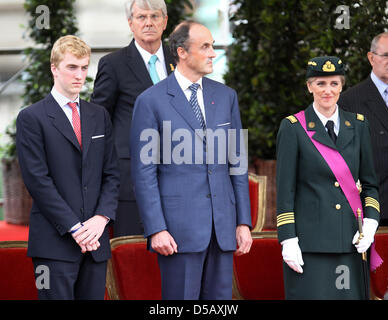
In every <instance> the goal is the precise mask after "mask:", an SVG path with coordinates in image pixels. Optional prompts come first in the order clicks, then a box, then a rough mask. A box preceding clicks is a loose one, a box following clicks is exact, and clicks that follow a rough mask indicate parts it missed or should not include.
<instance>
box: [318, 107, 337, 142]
mask: <svg viewBox="0 0 388 320" xmlns="http://www.w3.org/2000/svg"><path fill="white" fill-rule="evenodd" d="M313 108H314V111H315V113H316V114H317V116H318V118H319V120H321V122H322V124H323V126H324V127H325V129H326V131H327V128H326V123H327V121H329V120H332V121H333V122H334V133H335V134H336V135H337V136H338V133H339V129H340V118H339V112H338V105H336V109H335V112H334V113H333V114H332V116H331V117H330V118H326V117H325V116H324V115H323V114H322V113H320V112H319V111H318V110H317V108H315V104H314V103H313Z"/></svg>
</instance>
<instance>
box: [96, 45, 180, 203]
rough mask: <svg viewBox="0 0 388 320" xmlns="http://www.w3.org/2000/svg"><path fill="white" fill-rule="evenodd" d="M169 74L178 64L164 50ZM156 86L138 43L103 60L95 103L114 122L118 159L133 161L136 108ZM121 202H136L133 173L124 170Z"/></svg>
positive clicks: (97, 78) (100, 65)
mask: <svg viewBox="0 0 388 320" xmlns="http://www.w3.org/2000/svg"><path fill="white" fill-rule="evenodd" d="M163 53H164V59H165V63H166V70H167V73H168V74H170V73H171V72H172V71H173V70H174V65H175V63H174V60H173V58H172V56H171V54H170V52H169V50H168V47H166V46H163ZM152 85H153V83H152V80H151V77H150V75H149V73H148V70H147V68H146V66H145V64H144V60H143V58H142V57H141V55H140V53H139V51H138V50H137V48H136V45H135V40H132V42H131V43H130V44H129V45H128V46H127V47H124V48H122V49H120V50H117V51H115V52H112V53H110V54H108V55H106V56H104V57H102V58H101V59H100V61H99V63H98V72H97V75H96V80H95V82H94V90H93V95H92V97H91V102H93V103H96V104H99V105H101V106H103V107H105V108H106V109H107V110H108V112H109V114H110V116H111V119H112V124H113V132H114V141H115V142H114V143H115V145H116V150H117V154H118V157H119V158H120V159H129V158H130V157H129V149H128V146H129V130H130V128H131V120H132V113H133V106H134V104H135V100H136V98H137V97H138V95H139V94H141V93H142V92H143V91H144V90H146V89H147V88H149V87H151V86H152ZM121 170H122V172H121V185H120V200H134V199H135V197H134V194H133V190H132V186H131V184H130V183H128V180H129V181H130V180H131V177H130V175H131V174H130V171H129V170H126V168H122V169H121Z"/></svg>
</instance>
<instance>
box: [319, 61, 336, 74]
mask: <svg viewBox="0 0 388 320" xmlns="http://www.w3.org/2000/svg"><path fill="white" fill-rule="evenodd" d="M322 71H325V72H334V71H335V65H334V64H333V63H331V61H326V62H325V64H324V65H323V67H322Z"/></svg>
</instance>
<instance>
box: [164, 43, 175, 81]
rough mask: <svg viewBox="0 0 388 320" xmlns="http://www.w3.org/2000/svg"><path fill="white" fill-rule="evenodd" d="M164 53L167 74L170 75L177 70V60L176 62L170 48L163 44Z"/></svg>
mask: <svg viewBox="0 0 388 320" xmlns="http://www.w3.org/2000/svg"><path fill="white" fill-rule="evenodd" d="M163 54H164V62H165V64H166V70H167V75H170V74H171V72H173V71H174V70H175V62H174V58H173V57H172V55H171V53H170V49H169V48H168V47H167V46H165V45H163Z"/></svg>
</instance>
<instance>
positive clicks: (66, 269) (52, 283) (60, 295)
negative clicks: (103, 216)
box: [32, 252, 107, 300]
mask: <svg viewBox="0 0 388 320" xmlns="http://www.w3.org/2000/svg"><path fill="white" fill-rule="evenodd" d="M32 262H33V264H34V271H36V270H37V267H38V266H44V269H45V270H47V271H48V273H49V282H48V283H47V282H46V283H45V285H44V286H43V288H41V289H39V288H38V298H39V300H103V299H104V295H105V281H106V266H107V261H103V262H95V261H94V260H93V258H92V255H91V254H90V253H88V252H87V253H85V254H84V255H83V256H82V258H81V259H80V260H79V261H76V262H68V261H59V260H50V259H44V258H32ZM39 269H42V267H41V268H39ZM42 270H43V269H42ZM43 274H44V272H43V271H42V273H35V277H36V278H37V282H38V284H39V283H41V284H42V282H41V281H39V280H41V279H39V277H40V276H43Z"/></svg>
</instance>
